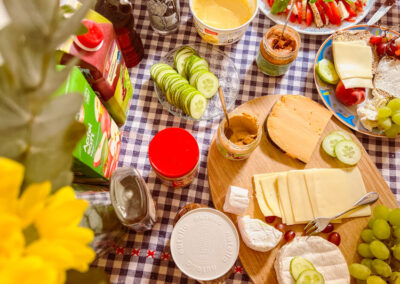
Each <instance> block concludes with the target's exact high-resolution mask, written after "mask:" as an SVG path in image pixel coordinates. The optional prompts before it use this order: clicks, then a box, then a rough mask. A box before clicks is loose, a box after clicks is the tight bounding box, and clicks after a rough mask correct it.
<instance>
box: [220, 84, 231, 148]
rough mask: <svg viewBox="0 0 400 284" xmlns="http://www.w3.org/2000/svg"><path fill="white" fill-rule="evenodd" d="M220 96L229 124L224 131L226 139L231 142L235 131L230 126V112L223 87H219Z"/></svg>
mask: <svg viewBox="0 0 400 284" xmlns="http://www.w3.org/2000/svg"><path fill="white" fill-rule="evenodd" d="M218 94H219V99H220V100H221V104H222V109H223V110H224V113H225V118H226V122H227V124H228V127H226V128H225V129H224V134H225V136H226V138H228V140H229V139H230V138H231V137H232V134H233V131H232V129H231V128H230V125H229V116H228V112H227V111H226V104H225V98H224V92H223V91H222V88H221V86H219V88H218Z"/></svg>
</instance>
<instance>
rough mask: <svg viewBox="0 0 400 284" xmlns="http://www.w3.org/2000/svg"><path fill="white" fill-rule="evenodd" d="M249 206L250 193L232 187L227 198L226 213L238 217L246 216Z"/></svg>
mask: <svg viewBox="0 0 400 284" xmlns="http://www.w3.org/2000/svg"><path fill="white" fill-rule="evenodd" d="M248 206H249V191H248V190H247V189H244V188H241V187H237V186H233V185H231V186H230V187H229V189H228V192H227V193H226V196H225V203H224V207H223V209H224V211H225V212H228V213H232V214H236V215H241V214H244V213H245V212H246V210H247V207H248Z"/></svg>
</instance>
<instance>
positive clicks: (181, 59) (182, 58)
mask: <svg viewBox="0 0 400 284" xmlns="http://www.w3.org/2000/svg"><path fill="white" fill-rule="evenodd" d="M191 56H193V53H192V52H187V53H183V54H181V55H179V56H178V57H177V59H176V64H175V68H176V70H178V73H179V74H181V76H182V77H186V73H185V67H186V65H185V64H186V61H187V59H188V58H189V57H191Z"/></svg>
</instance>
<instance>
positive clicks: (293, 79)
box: [84, 0, 400, 283]
mask: <svg viewBox="0 0 400 284" xmlns="http://www.w3.org/2000/svg"><path fill="white" fill-rule="evenodd" d="M381 1H382V2H383V0H377V3H376V5H375V8H374V10H373V11H371V12H370V14H369V15H368V16H367V19H368V18H369V17H370V16H371V15H372V13H373V12H374V11H376V9H377V8H378V7H379V6H380V5H381V4H379V2H381ZM132 2H135V4H134V13H135V20H136V30H137V31H138V32H139V33H140V36H141V38H142V41H143V44H144V49H145V53H146V57H145V58H144V59H143V60H142V62H141V63H140V64H139V65H138V66H136V67H134V68H132V69H131V70H130V74H131V80H132V83H133V86H134V95H133V98H132V101H131V106H130V109H129V113H128V120H127V122H126V124H125V126H124V127H123V128H122V132H123V134H122V147H121V157H120V164H119V165H120V166H132V167H136V168H137V169H138V170H139V171H140V173H141V174H142V175H143V177H144V178H145V180H146V182H147V184H148V186H149V188H150V189H151V191H152V195H153V198H154V200H155V202H156V203H157V216H158V221H157V223H156V224H155V226H154V227H153V229H152V230H151V231H149V232H146V233H143V234H142V233H135V232H133V231H132V232H129V234H127V235H126V237H125V238H124V239H123V241H122V242H121V243H118V244H117V245H114V246H113V247H111V249H110V251H109V253H107V254H105V255H103V256H102V257H100V258H99V259H97V260H96V261H95V262H94V263H93V266H96V267H101V268H104V269H105V271H106V272H107V273H108V274H109V275H110V279H111V282H112V283H195V281H194V280H192V279H188V277H186V276H185V275H184V274H182V272H181V271H180V270H179V269H178V268H177V267H176V266H175V264H174V262H173V260H172V258H171V255H170V248H169V239H170V235H171V232H172V227H173V219H174V217H175V214H176V212H177V211H178V210H179V208H181V207H182V206H184V205H185V204H186V203H191V202H196V203H202V204H205V205H208V206H210V207H213V203H212V200H211V195H210V192H209V184H208V177H207V164H206V161H207V155H208V148H209V145H210V142H211V139H212V137H213V135H214V132H215V130H216V129H217V126H218V123H219V121H220V119H216V120H214V121H207V122H192V121H186V120H183V119H180V118H178V117H175V116H173V115H171V114H169V113H168V112H167V111H166V110H165V109H163V107H162V106H161V104H160V103H159V102H158V100H157V97H156V95H155V93H154V88H153V82H152V81H151V79H150V75H149V69H150V67H151V66H152V65H153V64H154V63H156V62H157V61H159V60H160V58H161V57H162V56H163V55H165V54H166V53H167V52H168V51H169V50H171V49H173V48H175V47H177V46H180V45H190V44H193V43H200V42H201V38H200V37H199V36H198V35H197V33H196V31H195V28H194V25H193V18H192V15H191V13H190V11H189V6H188V1H187V0H185V1H180V2H181V25H180V27H179V30H178V32H177V33H174V34H172V35H168V36H160V35H158V34H157V33H155V32H153V31H152V29H151V27H150V22H149V19H148V15H147V12H146V6H145V1H144V0H142V1H132ZM399 7H400V2H399V0H397V7H394V8H392V9H391V11H389V13H388V14H387V15H386V16H384V17H383V19H382V21H381V23H382V24H383V25H389V26H396V25H399V24H400V10H399ZM365 22H366V21H365ZM272 25H274V23H273V22H272V21H270V20H269V19H268V18H267V17H266V16H265V15H264V14H263V13H262V12H261V11H259V13H258V15H257V17H256V18H255V19H254V21H253V22H252V23H251V25H250V26H249V28H248V30H247V32H246V34H245V35H244V37H243V38H242V39H241V40H240V41H239V42H238V43H236V44H234V45H232V46H225V47H219V48H220V49H221V50H222V51H224V52H225V53H226V54H227V55H228V56H229V57H230V58H231V59H232V60H233V61H234V63H235V65H236V68H237V69H238V71H239V74H240V80H241V82H240V83H241V84H240V85H241V89H240V91H239V96H238V99H237V101H236V106H239V105H240V104H242V103H244V102H247V101H249V100H251V99H253V98H256V97H259V96H263V95H268V94H291V93H295V94H296V93H297V94H302V95H305V96H308V97H311V98H313V99H314V100H316V101H320V100H319V98H318V93H317V90H316V88H315V86H314V80H313V74H312V68H313V64H314V59H315V55H316V52H317V50H318V48H319V46H320V45H321V44H322V42H323V41H324V40H325V39H326V37H327V36H308V35H301V40H302V46H301V50H300V52H299V55H298V57H297V59H296V61H295V62H294V64H293V65H292V66H291V68H290V70H289V71H288V72H287V73H286V74H285V75H284V76H283V77H279V78H273V77H268V76H265V75H263V74H262V73H261V72H260V71H259V70H258V69H257V65H256V63H255V56H256V53H257V50H258V47H259V44H260V39H261V37H262V36H263V34H264V33H265V31H266V30H267V29H268V28H270V27H271V26H272ZM216 48H217V47H216ZM320 103H322V102H321V101H320ZM167 127H181V128H184V129H186V130H188V131H190V132H191V133H192V134H193V135H194V137H195V138H196V139H197V141H198V143H199V147H200V154H201V157H200V172H199V175H198V178H197V179H196V180H195V181H194V183H193V184H191V185H190V187H188V188H185V189H182V190H173V189H169V188H167V187H166V186H164V185H161V183H160V181H159V180H157V179H156V175H155V172H154V171H153V170H152V169H151V166H150V164H149V160H148V155H147V151H148V146H149V142H150V140H151V138H152V137H153V136H154V135H155V134H156V133H157V132H158V131H160V130H162V129H164V128H167ZM357 137H358V138H359V139H360V141H361V142H362V144H363V145H364V147H365V149H366V150H367V152H368V153H369V155H370V156H371V158H372V160H373V161H374V162H375V163H376V165H377V167H378V168H379V170H380V171H381V173H382V175H383V177H384V178H385V180H386V181H387V183H388V184H389V186H390V188H391V189H392V191H393V193H394V194H395V195H396V197H397V200H400V138H398V139H396V140H388V139H377V138H372V137H368V136H364V135H361V134H357ZM84 197H85V195H84ZM86 198H88V199H91V200H93V201H94V202H105V201H107V200H108V193H104V192H103V193H96V194H94V195H92V194H91V195H90V196H86ZM248 281H249V277H248V276H247V274H246V272H245V271H244V270H243V268H242V266H241V263H240V261H239V260H238V261H237V263H236V266H235V273H233V274H232V275H231V277H230V279H229V280H228V283H239V282H248Z"/></svg>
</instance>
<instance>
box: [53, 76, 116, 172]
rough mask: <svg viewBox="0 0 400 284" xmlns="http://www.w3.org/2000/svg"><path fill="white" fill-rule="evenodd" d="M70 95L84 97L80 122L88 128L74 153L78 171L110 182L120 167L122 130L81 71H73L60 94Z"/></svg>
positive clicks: (75, 167) (76, 170)
mask: <svg viewBox="0 0 400 284" xmlns="http://www.w3.org/2000/svg"><path fill="white" fill-rule="evenodd" d="M70 92H79V93H82V94H83V96H84V100H83V104H82V106H81V110H80V112H79V113H78V114H77V120H78V121H81V122H82V123H83V124H85V126H86V135H85V136H84V137H83V138H82V139H81V141H79V143H78V145H77V147H76V148H75V150H74V152H73V155H74V157H75V162H74V171H75V172H76V173H77V174H78V175H83V176H85V177H87V178H96V179H98V178H100V179H104V178H105V179H108V178H109V177H110V176H111V174H112V172H113V171H114V169H115V168H116V166H117V164H118V158H119V147H120V146H119V144H120V141H121V140H120V132H119V129H118V127H117V125H116V124H115V122H114V121H113V120H112V119H111V117H110V115H109V114H108V112H107V110H106V109H105V108H104V106H103V105H102V104H101V102H100V100H99V99H98V98H97V97H96V94H95V93H94V91H93V90H92V89H91V87H90V85H89V83H88V82H87V81H86V80H85V78H84V76H83V75H82V74H81V72H80V71H79V69H78V68H74V69H73V70H72V72H71V74H70V75H69V77H68V79H67V82H66V83H65V84H64V85H63V86H62V87H61V88H60V89H59V90H58V91H57V93H56V95H62V94H65V93H70ZM111 146H113V147H111ZM110 149H112V151H110Z"/></svg>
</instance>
